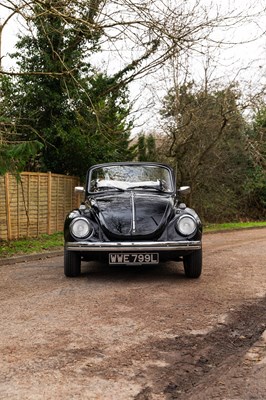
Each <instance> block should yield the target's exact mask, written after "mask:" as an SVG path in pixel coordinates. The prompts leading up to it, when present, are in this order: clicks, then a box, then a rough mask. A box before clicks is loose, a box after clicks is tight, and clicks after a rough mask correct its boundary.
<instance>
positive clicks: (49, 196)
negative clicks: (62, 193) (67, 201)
mask: <svg viewBox="0 0 266 400" xmlns="http://www.w3.org/2000/svg"><path fill="white" fill-rule="evenodd" d="M51 207H52V173H51V172H48V185H47V233H48V235H50V234H51Z"/></svg>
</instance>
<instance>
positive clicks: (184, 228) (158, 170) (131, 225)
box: [64, 162, 202, 278]
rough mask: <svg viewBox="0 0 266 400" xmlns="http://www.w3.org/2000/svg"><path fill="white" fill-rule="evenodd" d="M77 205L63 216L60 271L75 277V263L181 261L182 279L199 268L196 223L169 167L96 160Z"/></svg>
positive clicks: (199, 229) (199, 227)
mask: <svg viewBox="0 0 266 400" xmlns="http://www.w3.org/2000/svg"><path fill="white" fill-rule="evenodd" d="M75 191H76V192H82V193H83V194H84V201H83V202H82V203H81V205H80V207H79V209H75V210H73V211H71V212H70V213H69V214H68V215H67V217H66V220H65V226H64V238H65V250H64V273H65V275H66V276H68V277H76V276H78V275H79V274H80V272H81V261H82V260H84V261H92V260H100V261H103V262H107V263H109V265H110V266H112V265H118V264H121V265H144V266H145V265H150V264H159V263H162V262H164V261H169V260H171V261H176V262H177V261H183V265H184V272H185V275H186V277H188V278H198V277H199V276H200V275H201V270H202V242H201V237H202V225H201V221H200V218H199V217H198V215H197V214H196V212H195V211H194V210H193V209H191V208H189V207H187V206H186V205H185V204H184V203H183V202H181V201H180V196H181V195H182V194H183V195H184V194H187V193H189V191H190V188H189V187H188V186H183V187H180V188H178V189H177V188H176V182H175V175H174V172H173V170H172V169H171V168H170V167H169V166H167V165H165V164H160V163H148V162H127V163H108V164H99V165H95V166H93V167H91V168H90V169H89V170H88V173H87V178H86V186H85V188H83V187H76V188H75Z"/></svg>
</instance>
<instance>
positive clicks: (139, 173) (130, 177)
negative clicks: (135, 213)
mask: <svg viewBox="0 0 266 400" xmlns="http://www.w3.org/2000/svg"><path fill="white" fill-rule="evenodd" d="M106 190H117V191H124V190H149V191H158V192H166V193H167V192H172V191H173V190H174V189H173V183H172V179H171V173H170V170H169V169H168V168H166V167H164V166H161V165H132V164H131V165H108V166H101V167H99V168H95V169H93V170H92V173H91V175H90V179H89V187H88V191H89V192H102V191H106Z"/></svg>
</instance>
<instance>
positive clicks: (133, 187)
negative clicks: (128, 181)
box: [128, 185, 164, 192]
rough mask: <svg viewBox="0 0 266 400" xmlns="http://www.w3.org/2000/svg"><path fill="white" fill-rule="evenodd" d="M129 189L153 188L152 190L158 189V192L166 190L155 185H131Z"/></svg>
mask: <svg viewBox="0 0 266 400" xmlns="http://www.w3.org/2000/svg"><path fill="white" fill-rule="evenodd" d="M128 189H129V190H130V189H151V190H156V192H164V190H162V189H160V188H158V187H155V186H148V185H137V186H130V187H129V188H128Z"/></svg>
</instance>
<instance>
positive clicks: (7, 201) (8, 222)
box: [5, 172, 12, 240]
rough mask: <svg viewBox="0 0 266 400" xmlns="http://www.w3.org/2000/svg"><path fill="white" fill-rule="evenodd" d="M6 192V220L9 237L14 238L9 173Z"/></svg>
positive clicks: (6, 179) (6, 180)
mask: <svg viewBox="0 0 266 400" xmlns="http://www.w3.org/2000/svg"><path fill="white" fill-rule="evenodd" d="M5 194H6V222H7V239H8V240H11V239H12V230H11V214H10V196H9V174H8V172H7V173H6V174H5Z"/></svg>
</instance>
